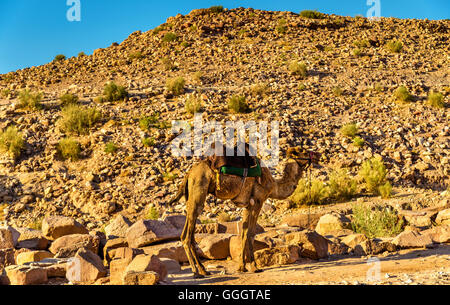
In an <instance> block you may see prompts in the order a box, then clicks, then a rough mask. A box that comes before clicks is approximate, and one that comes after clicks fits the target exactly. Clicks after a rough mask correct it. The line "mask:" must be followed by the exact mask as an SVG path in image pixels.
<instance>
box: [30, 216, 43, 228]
mask: <svg viewBox="0 0 450 305" xmlns="http://www.w3.org/2000/svg"><path fill="white" fill-rule="evenodd" d="M43 221H44V218H43V217H39V218H36V219H33V220H32V221H31V222H30V223H29V225H28V226H27V227H28V228H29V229H33V230H37V231H41V230H42V222H43Z"/></svg>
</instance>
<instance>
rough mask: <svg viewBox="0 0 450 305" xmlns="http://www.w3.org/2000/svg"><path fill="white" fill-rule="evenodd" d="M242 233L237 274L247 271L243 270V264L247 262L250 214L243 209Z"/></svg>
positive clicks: (246, 209)
mask: <svg viewBox="0 0 450 305" xmlns="http://www.w3.org/2000/svg"><path fill="white" fill-rule="evenodd" d="M242 218H243V219H242V232H241V255H240V257H239V269H238V271H239V272H246V271H247V269H246V268H245V263H246V262H247V261H248V258H249V257H248V256H249V253H248V250H249V246H248V237H249V235H248V232H249V231H248V228H249V218H250V213H249V211H248V208H245V209H244V213H243V217H242Z"/></svg>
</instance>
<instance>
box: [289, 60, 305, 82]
mask: <svg viewBox="0 0 450 305" xmlns="http://www.w3.org/2000/svg"><path fill="white" fill-rule="evenodd" d="M288 68H289V71H290V72H291V74H293V75H297V76H301V77H303V78H305V77H306V76H307V74H308V70H307V68H306V65H305V64H304V63H301V62H298V61H292V62H291V63H290V64H289V66H288Z"/></svg>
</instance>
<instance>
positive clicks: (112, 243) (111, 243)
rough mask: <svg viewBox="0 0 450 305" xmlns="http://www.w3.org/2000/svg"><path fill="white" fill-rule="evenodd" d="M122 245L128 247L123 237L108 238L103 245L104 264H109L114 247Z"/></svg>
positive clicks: (121, 246)
mask: <svg viewBox="0 0 450 305" xmlns="http://www.w3.org/2000/svg"><path fill="white" fill-rule="evenodd" d="M124 247H128V242H127V240H126V239H125V238H122V237H119V238H114V239H108V241H107V242H106V244H105V246H104V247H103V261H104V262H105V265H109V262H110V261H111V260H112V259H113V258H114V256H115V255H114V250H115V249H118V248H124Z"/></svg>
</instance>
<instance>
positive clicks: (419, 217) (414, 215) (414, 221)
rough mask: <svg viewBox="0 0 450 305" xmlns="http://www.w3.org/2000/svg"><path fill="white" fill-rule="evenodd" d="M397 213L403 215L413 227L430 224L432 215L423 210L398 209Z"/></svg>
mask: <svg viewBox="0 0 450 305" xmlns="http://www.w3.org/2000/svg"><path fill="white" fill-rule="evenodd" d="M398 214H399V215H400V216H403V217H404V218H405V220H406V221H407V223H408V224H409V225H411V226H414V227H429V226H431V225H432V222H431V218H432V216H433V213H427V212H424V211H409V210H400V211H399V212H398Z"/></svg>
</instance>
